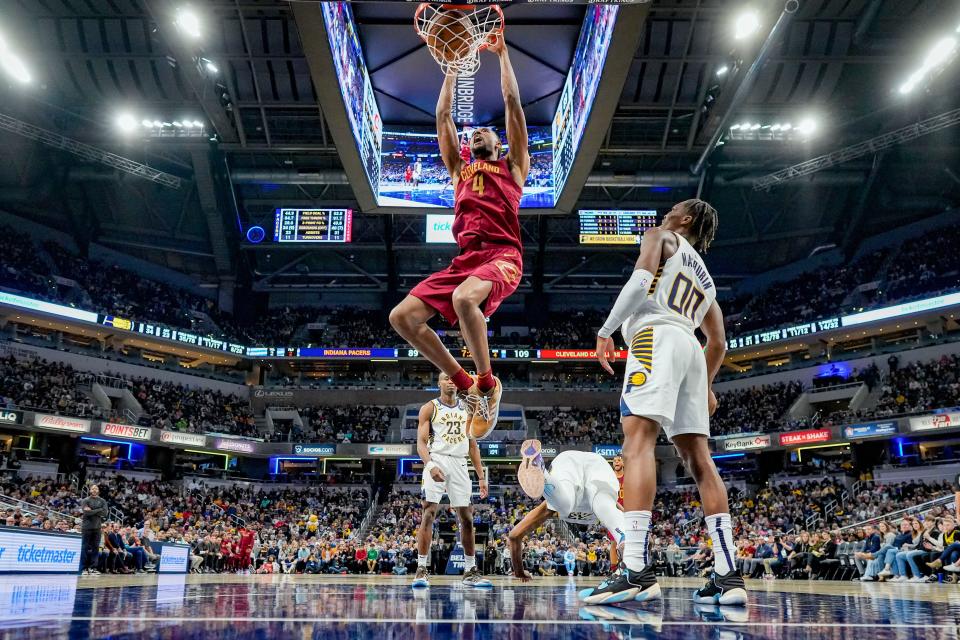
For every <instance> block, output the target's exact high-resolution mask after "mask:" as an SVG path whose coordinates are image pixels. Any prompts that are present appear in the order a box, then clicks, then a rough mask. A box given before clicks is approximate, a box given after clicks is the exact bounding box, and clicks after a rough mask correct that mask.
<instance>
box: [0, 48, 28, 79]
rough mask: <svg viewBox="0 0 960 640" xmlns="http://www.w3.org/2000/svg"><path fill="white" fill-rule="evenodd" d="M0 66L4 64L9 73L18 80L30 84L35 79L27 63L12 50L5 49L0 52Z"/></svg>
mask: <svg viewBox="0 0 960 640" xmlns="http://www.w3.org/2000/svg"><path fill="white" fill-rule="evenodd" d="M0 66H3V69H4V70H5V71H6V72H7V74H9V75H10V77H11V78H13V79H14V80H16V81H17V82H20V83H22V84H29V83H30V81H31V80H33V78H32V77H31V76H30V71H28V70H27V65H25V64H24V63H23V60H21V59H20V57H19V56H18V55H17V54H15V53H13V52H12V51H8V50H5V51H3V52H2V53H0Z"/></svg>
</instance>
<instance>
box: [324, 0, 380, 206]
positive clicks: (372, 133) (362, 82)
mask: <svg viewBox="0 0 960 640" xmlns="http://www.w3.org/2000/svg"><path fill="white" fill-rule="evenodd" d="M320 6H321V8H322V10H323V21H324V23H325V24H326V26H327V37H328V38H329V39H330V50H331V51H332V52H333V64H334V67H336V71H337V78H338V79H339V81H340V92H341V93H342V94H343V103H344V105H345V106H346V109H347V116H348V117H349V118H350V128H351V129H352V130H353V137H354V139H355V140H356V143H357V149H359V150H360V159H361V160H362V161H363V166H364V168H365V170H366V172H367V179H368V180H369V181H370V187H371V188H372V189H373V190H374V191H376V190H377V186H378V185H379V184H380V147H381V144H382V138H383V123H382V122H381V120H380V111H379V110H378V109H377V101H376V100H375V99H374V97H373V86H372V85H371V84H370V77H369V75H368V74H367V65H366V64H365V63H364V61H363V50H362V49H361V48H360V38H359V37H358V36H357V28H356V25H355V24H354V21H353V12H352V11H351V9H350V5H349V3H347V2H321V3H320Z"/></svg>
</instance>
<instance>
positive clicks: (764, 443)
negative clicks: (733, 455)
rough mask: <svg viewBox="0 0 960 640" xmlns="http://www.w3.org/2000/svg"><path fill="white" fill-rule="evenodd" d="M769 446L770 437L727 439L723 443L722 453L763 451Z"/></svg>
mask: <svg viewBox="0 0 960 640" xmlns="http://www.w3.org/2000/svg"><path fill="white" fill-rule="evenodd" d="M769 446H770V436H742V437H739V438H727V439H725V440H724V441H723V450H724V451H747V450H749V449H765V448H767V447H769Z"/></svg>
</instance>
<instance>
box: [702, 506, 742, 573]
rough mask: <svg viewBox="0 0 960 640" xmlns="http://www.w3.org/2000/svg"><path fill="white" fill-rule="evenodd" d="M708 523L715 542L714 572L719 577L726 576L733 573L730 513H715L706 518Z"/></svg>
mask: <svg viewBox="0 0 960 640" xmlns="http://www.w3.org/2000/svg"><path fill="white" fill-rule="evenodd" d="M704 519H705V520H706V521H707V531H709V532H710V540H711V541H712V542H713V570H714V571H716V573H717V575H720V576H725V575H727V574H728V573H730V572H731V571H733V568H734V566H735V565H734V563H733V554H734V553H735V547H734V544H733V526H732V525H731V523H730V514H729V513H714V514H713V515H709V516H707V517H706V518H704Z"/></svg>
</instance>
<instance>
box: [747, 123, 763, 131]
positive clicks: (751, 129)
mask: <svg viewBox="0 0 960 640" xmlns="http://www.w3.org/2000/svg"><path fill="white" fill-rule="evenodd" d="M761 126H762V125H760V124H759V123H756V122H755V123H754V124H753V125H751V126H750V131H756V130H757V129H759V128H760V127H761Z"/></svg>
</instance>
